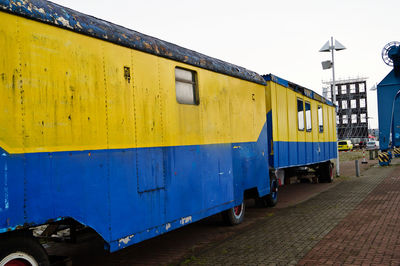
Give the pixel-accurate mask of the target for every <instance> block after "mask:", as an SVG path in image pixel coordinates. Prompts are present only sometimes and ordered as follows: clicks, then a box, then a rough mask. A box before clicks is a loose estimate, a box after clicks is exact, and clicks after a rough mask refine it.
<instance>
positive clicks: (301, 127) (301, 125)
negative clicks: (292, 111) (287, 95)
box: [297, 99, 304, 131]
mask: <svg viewBox="0 0 400 266" xmlns="http://www.w3.org/2000/svg"><path fill="white" fill-rule="evenodd" d="M297 124H298V129H299V130H301V131H303V130H304V106H303V100H301V99H297Z"/></svg>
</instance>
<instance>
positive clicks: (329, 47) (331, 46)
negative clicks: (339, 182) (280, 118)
mask: <svg viewBox="0 0 400 266" xmlns="http://www.w3.org/2000/svg"><path fill="white" fill-rule="evenodd" d="M344 49H346V47H344V45H343V44H341V43H340V42H338V41H337V40H335V42H333V37H331V39H330V42H329V40H328V41H327V42H326V43H325V44H324V46H322V48H321V49H320V50H319V51H320V52H331V53H332V61H329V60H328V61H324V62H322V69H329V68H332V95H333V96H332V101H333V103H334V104H336V84H335V56H334V52H335V50H336V51H340V50H344ZM335 113H337V107H336V108H335ZM337 137H338V130H337V127H336V138H337ZM336 153H337V159H336V175H337V176H340V165H339V149H338V145H337V140H336Z"/></svg>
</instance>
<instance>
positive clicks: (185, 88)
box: [175, 67, 200, 105]
mask: <svg viewBox="0 0 400 266" xmlns="http://www.w3.org/2000/svg"><path fill="white" fill-rule="evenodd" d="M175 92H176V101H177V102H178V103H180V104H191V105H198V104H199V103H200V102H199V92H198V86H197V76H196V72H195V71H191V70H187V69H183V68H178V67H176V68H175Z"/></svg>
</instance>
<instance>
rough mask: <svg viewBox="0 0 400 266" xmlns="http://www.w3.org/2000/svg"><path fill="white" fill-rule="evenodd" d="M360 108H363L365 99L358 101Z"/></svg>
mask: <svg viewBox="0 0 400 266" xmlns="http://www.w3.org/2000/svg"><path fill="white" fill-rule="evenodd" d="M360 108H365V98H361V99H360Z"/></svg>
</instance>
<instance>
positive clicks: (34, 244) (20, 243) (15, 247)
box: [0, 236, 50, 266]
mask: <svg viewBox="0 0 400 266" xmlns="http://www.w3.org/2000/svg"><path fill="white" fill-rule="evenodd" d="M15 252H23V253H26V254H28V255H30V256H31V257H33V258H34V259H35V261H36V262H37V264H38V265H40V266H50V261H49V256H48V255H47V252H46V250H45V249H44V248H43V247H42V245H41V244H40V243H39V242H38V241H37V240H36V239H35V238H33V237H30V236H4V237H2V238H1V239H0V261H2V260H3V259H4V258H5V257H7V256H8V255H10V254H12V253H15Z"/></svg>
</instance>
